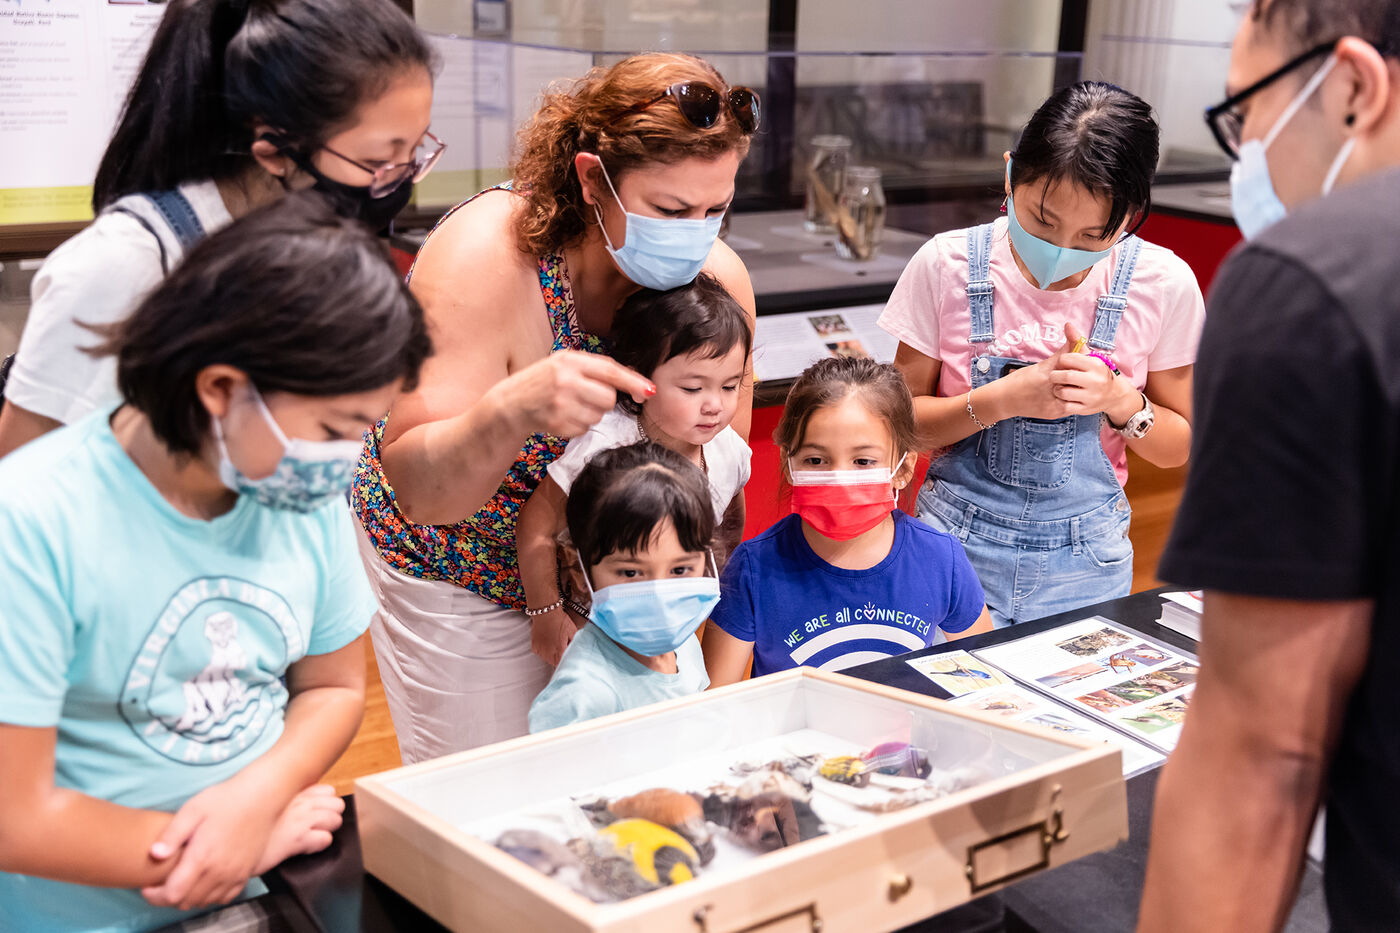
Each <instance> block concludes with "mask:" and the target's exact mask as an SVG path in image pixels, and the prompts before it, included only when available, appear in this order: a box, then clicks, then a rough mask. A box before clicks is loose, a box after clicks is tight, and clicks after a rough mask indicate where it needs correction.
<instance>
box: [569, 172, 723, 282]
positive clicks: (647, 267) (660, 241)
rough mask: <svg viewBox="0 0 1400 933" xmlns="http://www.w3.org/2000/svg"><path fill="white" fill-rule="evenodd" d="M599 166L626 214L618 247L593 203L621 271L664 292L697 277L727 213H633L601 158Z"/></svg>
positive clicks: (630, 277) (611, 251)
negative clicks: (686, 216)
mask: <svg viewBox="0 0 1400 933" xmlns="http://www.w3.org/2000/svg"><path fill="white" fill-rule="evenodd" d="M598 167H599V168H602V169H603V178H604V180H606V181H607V183H608V190H609V191H611V192H612V196H613V198H614V199H615V200H616V201H617V206H618V207H620V208H622V213H623V216H625V217H626V218H627V226H626V232H625V233H624V234H623V237H624V242H623V244H622V248H621V249H616V248H614V247H613V243H612V239H611V238H610V237H609V236H608V227H607V224H605V223H603V213H602V211H600V210H599V209H598V205H597V204H596V203H595V204H594V205H593V213H595V214H597V215H598V226H599V227H601V228H602V230H603V240H604V242H605V243H606V244H607V249H608V253H609V254H610V255H611V256H612V258H613V262H615V263H617V268H618V269H619V270H621V272H622V274H623V275H625V276H627V278H629V279H630V280H632V281H633V282H636V283H637V284H638V285H640V286H642V287H643V288H654V289H656V290H657V291H663V292H664V291H667V290H669V289H672V288H679V287H680V286H682V285H688V284H690V283H691V282H693V281H695V277H696V276H697V275H699V274H700V270H701V269H703V268H704V267H705V260H706V259H708V258H709V256H710V250H711V248H713V247H714V245H715V240H716V239H717V238H718V237H719V228H720V224H721V223H722V222H723V221H724V215H723V214H720V215H718V216H715V217H707V218H705V219H704V220H681V219H676V218H662V217H644V216H642V215H641V214H634V213H632V212H631V211H629V210H628V209H627V208H626V207H624V206H623V204H622V198H619V197H618V196H617V189H616V188H614V187H613V183H612V179H611V178H609V177H608V170H607V168H605V167H604V166H603V160H602V159H599V160H598Z"/></svg>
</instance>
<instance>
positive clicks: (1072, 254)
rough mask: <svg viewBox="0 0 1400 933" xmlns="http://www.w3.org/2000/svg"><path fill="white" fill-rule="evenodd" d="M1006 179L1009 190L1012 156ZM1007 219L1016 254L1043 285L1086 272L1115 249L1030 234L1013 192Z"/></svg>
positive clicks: (1046, 286) (1049, 284)
mask: <svg viewBox="0 0 1400 933" xmlns="http://www.w3.org/2000/svg"><path fill="white" fill-rule="evenodd" d="M1006 179H1007V186H1006V187H1007V188H1008V190H1009V189H1010V187H1011V185H1010V181H1011V160H1010V159H1008V160H1007V161H1006ZM1006 218H1007V224H1008V226H1009V229H1010V231H1011V245H1012V246H1014V247H1016V255H1017V256H1020V257H1021V262H1023V263H1025V266H1026V271H1027V272H1029V273H1030V274H1031V278H1033V279H1035V284H1036V285H1038V286H1040V287H1041V288H1049V287H1050V286H1051V285H1053V284H1055V283H1056V282H1058V281H1060V280H1061V279H1067V278H1069V277H1070V276H1071V275H1074V274H1075V273H1076V272H1083V271H1084V270H1085V269H1087V268H1089V267H1090V266H1092V265H1093V264H1094V263H1096V262H1098V261H1099V260H1100V259H1104V258H1106V257H1107V256H1108V254H1109V253H1111V252H1113V247H1112V246H1110V247H1109V248H1108V249H1100V250H1087V249H1071V248H1070V247H1068V246H1056V245H1055V244H1054V243H1051V242H1048V241H1046V240H1042V239H1041V238H1040V237H1038V236H1036V235H1034V234H1032V233H1029V232H1028V231H1027V230H1026V228H1025V227H1023V226H1021V221H1020V219H1019V218H1018V217H1017V216H1016V203H1015V202H1014V201H1012V200H1011V195H1010V194H1008V195H1007V196H1006ZM1115 245H1116V244H1115Z"/></svg>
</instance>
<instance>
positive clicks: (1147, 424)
mask: <svg viewBox="0 0 1400 933" xmlns="http://www.w3.org/2000/svg"><path fill="white" fill-rule="evenodd" d="M1139 394H1140V395H1141V396H1142V408H1141V409H1139V410H1138V411H1136V412H1134V413H1133V416H1132V417H1131V418H1129V419H1128V420H1127V422H1126V423H1125V424H1123V425H1122V426H1119V425H1116V424H1114V423H1113V419H1112V418H1109V417H1108V416H1107V415H1105V416H1104V420H1106V421H1107V422H1108V426H1109V427H1110V428H1112V429H1113V430H1115V431H1117V432H1118V433H1119V434H1121V435H1123V436H1124V437H1126V438H1127V439H1128V440H1130V441H1135V440H1137V439H1138V438H1140V437H1145V436H1146V435H1147V432H1148V431H1151V430H1152V425H1154V424H1156V423H1157V412H1156V411H1154V410H1153V408H1152V400H1151V399H1149V398H1148V397H1147V393H1145V392H1141V393H1139Z"/></svg>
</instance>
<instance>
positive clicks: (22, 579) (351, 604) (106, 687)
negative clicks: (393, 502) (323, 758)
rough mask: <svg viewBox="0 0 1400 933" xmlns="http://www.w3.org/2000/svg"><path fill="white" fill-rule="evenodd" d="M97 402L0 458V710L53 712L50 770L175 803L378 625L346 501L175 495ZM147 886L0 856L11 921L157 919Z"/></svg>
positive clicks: (276, 729) (108, 792)
mask: <svg viewBox="0 0 1400 933" xmlns="http://www.w3.org/2000/svg"><path fill="white" fill-rule="evenodd" d="M110 416H111V412H110V411H100V412H96V413H94V414H93V415H90V416H89V417H87V418H84V419H82V420H81V421H78V422H76V423H74V424H73V425H71V426H69V427H66V428H63V429H60V430H58V431H55V432H53V433H51V434H49V435H46V436H44V437H42V438H40V439H39V440H36V441H34V442H32V443H30V444H28V445H26V446H25V447H22V448H20V449H19V450H18V451H15V452H14V453H12V454H10V455H9V456H8V457H5V458H4V459H3V460H0V547H3V548H4V554H5V557H4V560H3V561H0V722H5V723H8V724H11V725H18V726H32V727H42V728H49V727H57V730H58V741H57V749H56V753H55V755H56V761H55V775H54V780H55V783H56V784H57V785H58V786H60V787H66V788H72V789H74V790H78V791H81V792H83V793H86V794H90V795H92V796H94V797H99V798H102V799H104V800H109V801H112V802H113V803H117V804H121V805H123V806H128V807H136V808H143V809H154V810H166V811H174V810H176V809H178V808H179V806H180V805H181V804H182V803H183V802H184V801H185V800H187V799H188V798H190V797H191V796H193V795H194V794H196V793H198V792H199V791H201V790H203V789H205V788H206V787H209V786H211V785H213V784H217V783H219V782H221V781H224V780H226V779H228V778H230V777H232V776H233V775H234V774H236V773H237V772H238V771H240V770H242V769H243V768H244V767H246V766H247V765H248V764H249V763H250V762H252V761H253V760H255V759H256V758H257V757H258V756H260V755H262V754H263V753H265V752H266V751H267V750H268V749H269V748H271V747H272V745H273V743H275V742H276V741H277V739H278V737H279V736H280V735H281V734H282V714H283V711H284V709H285V707H286V703H287V690H286V687H285V686H284V685H283V682H282V677H283V675H284V674H285V673H286V671H287V668H288V667H289V666H290V665H291V664H293V663H295V662H296V661H297V660H299V659H301V658H303V657H305V656H306V655H315V654H326V653H329V652H332V651H335V650H337V649H339V648H342V647H344V646H345V645H347V644H349V643H350V642H352V641H354V640H355V639H356V638H357V637H359V636H360V634H362V633H363V632H364V631H365V629H366V628H367V627H368V624H369V619H370V616H371V614H372V613H373V611H374V597H373V594H372V593H371V591H370V589H369V584H368V581H367V580H366V579H365V574H364V569H363V567H362V565H361V564H360V560H359V557H358V555H357V553H356V547H355V540H354V529H353V526H352V525H351V521H352V519H351V516H350V512H349V510H348V508H347V506H346V504H345V503H344V502H343V501H340V500H336V501H333V502H331V503H328V504H327V505H325V506H324V507H322V508H320V509H318V510H317V511H315V512H312V513H310V514H300V513H295V512H290V511H279V510H275V509H270V508H266V507H264V506H261V505H259V504H257V503H256V502H254V501H253V500H252V499H251V498H249V497H247V496H244V497H242V498H240V499H239V500H238V503H237V504H236V505H235V506H234V508H233V509H232V510H231V511H229V512H227V513H226V514H224V515H221V516H219V517H218V518H215V519H213V520H212V521H202V520H199V519H194V518H190V517H189V516H186V515H183V514H182V513H180V512H178V511H177V510H176V509H175V508H174V506H172V505H171V504H170V503H169V502H167V501H166V500H165V498H164V497H162V496H161V494H160V493H159V492H157V491H156V489H155V487H154V486H152V485H151V484H150V482H149V481H148V480H147V479H146V476H145V474H143V473H142V472H141V471H140V469H139V468H137V466H136V464H135V463H133V462H132V460H131V458H130V457H128V456H127V454H126V452H125V451H124V450H123V449H122V447H121V445H120V444H119V443H118V442H117V439H116V437H115V436H113V434H112V430H111V427H110V424H109V418H110ZM182 916H184V914H183V913H182V912H180V911H175V910H163V909H157V908H153V907H151V906H150V905H149V904H147V903H146V901H145V900H143V899H142V897H141V895H140V892H138V891H133V890H118V889H111V888H94V887H87V886H80V885H73V884H65V883H60V882H54V881H49V880H44V879H38V878H32V877H26V876H21V875H14V874H5V873H0V928H4V929H6V930H10V929H14V930H24V931H28V930H36V931H37V930H43V931H45V933H63V931H76V930H108V929H113V930H146V929H150V928H152V927H155V926H159V925H161V924H163V923H168V922H171V921H172V920H176V919H179V918H180V917H182Z"/></svg>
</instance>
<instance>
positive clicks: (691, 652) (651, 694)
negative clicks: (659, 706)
mask: <svg viewBox="0 0 1400 933" xmlns="http://www.w3.org/2000/svg"><path fill="white" fill-rule="evenodd" d="M709 686H710V678H709V675H708V674H706V673H705V656H704V655H703V654H701V653H700V639H698V638H696V637H695V636H693V635H692V636H691V637H690V638H687V639H686V640H685V644H683V645H681V646H680V647H679V648H677V649H676V673H674V674H663V673H661V672H660V671H654V670H652V669H651V668H649V667H646V666H644V665H643V664H642V663H641V662H640V661H638V660H637V659H636V658H634V657H632V656H631V655H630V654H628V653H627V652H626V651H624V650H622V648H621V647H620V646H619V645H618V644H617V642H615V641H613V640H612V639H611V638H609V637H608V636H606V635H604V634H603V633H602V631H601V630H600V629H599V628H598V626H596V625H592V624H589V625H585V626H584V627H583V628H582V629H580V630H579V633H578V634H577V635H575V636H574V640H573V641H571V642H569V647H567V648H565V649H564V657H563V658H561V659H560V660H559V666H558V667H557V668H555V670H554V676H553V677H551V678H550V679H549V684H548V686H546V687H545V688H544V689H543V690H542V691H540V695H539V696H537V697H535V702H534V703H532V704H531V705H530V731H531V732H543V731H544V730H546V729H556V728H558V727H559V726H567V725H570V724H571V723H576V722H583V721H584V720H585V719H596V718H597V717H599V716H606V715H608V714H609V713H620V712H622V711H623V710H625V709H636V708H637V707H639V706H649V705H650V704H652V703H660V702H661V701H662V700H670V699H672V698H674V697H688V696H692V695H693V694H696V693H703V692H704V690H705V689H706V688H707V687H709Z"/></svg>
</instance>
